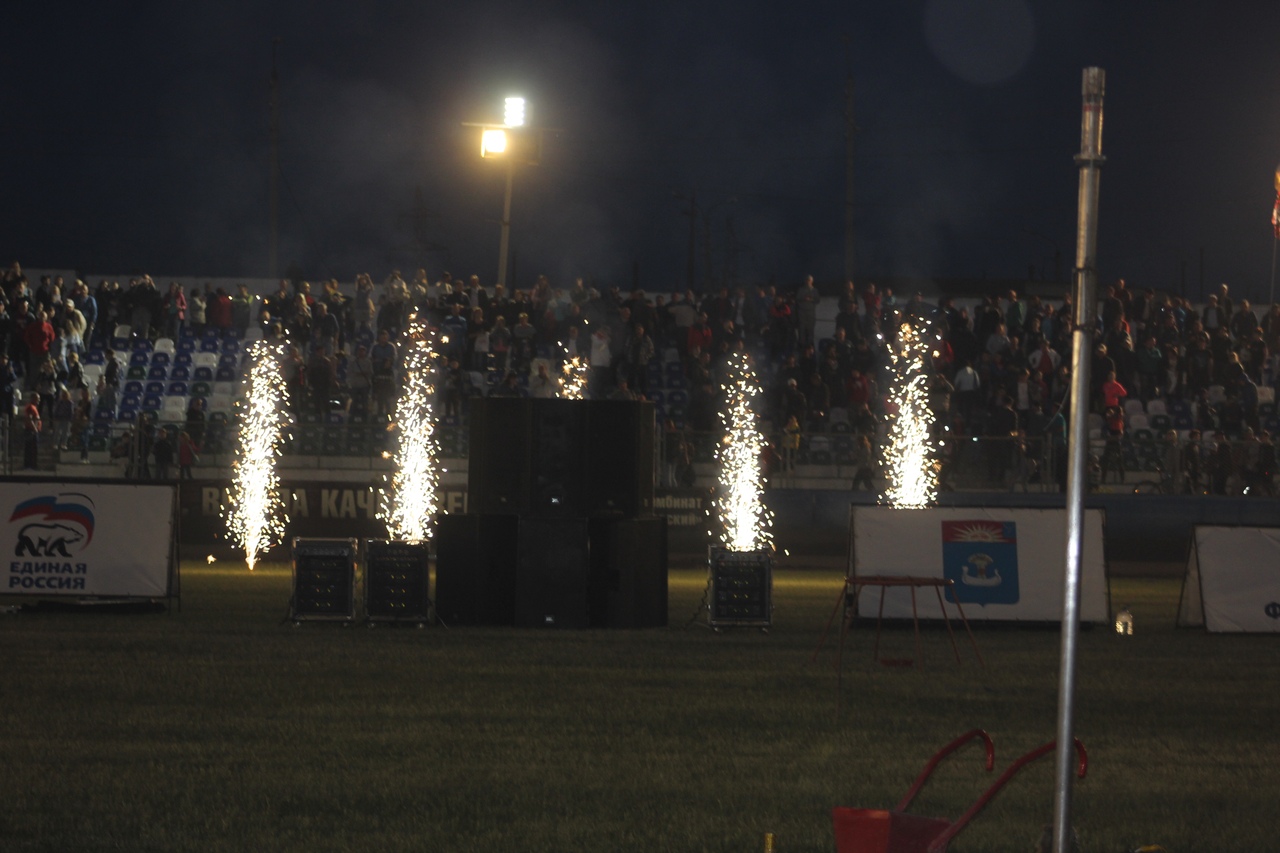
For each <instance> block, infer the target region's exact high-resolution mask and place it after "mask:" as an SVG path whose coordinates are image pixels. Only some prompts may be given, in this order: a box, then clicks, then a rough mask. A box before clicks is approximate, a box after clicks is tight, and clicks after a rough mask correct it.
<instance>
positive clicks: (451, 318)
mask: <svg viewBox="0 0 1280 853" xmlns="http://www.w3.org/2000/svg"><path fill="white" fill-rule="evenodd" d="M469 331H470V330H469V329H468V327H467V318H466V317H465V316H464V315H463V313H462V305H460V304H459V303H457V302H454V303H451V304H450V305H449V313H448V314H446V315H445V317H444V319H443V320H442V321H441V323H440V344H441V348H442V351H443V352H444V354H445V355H446V356H447V357H448V358H453V359H458V360H459V361H461V360H462V359H463V358H464V357H465V356H466V352H467V335H468V333H469Z"/></svg>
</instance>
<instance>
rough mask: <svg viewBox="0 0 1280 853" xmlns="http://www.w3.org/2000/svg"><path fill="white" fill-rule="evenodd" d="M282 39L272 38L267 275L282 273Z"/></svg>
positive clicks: (276, 275) (272, 276)
mask: <svg viewBox="0 0 1280 853" xmlns="http://www.w3.org/2000/svg"><path fill="white" fill-rule="evenodd" d="M279 46H280V39H279V38H273V39H272V40H271V125H270V136H271V155H270V156H271V177H270V179H269V182H270V185H269V187H268V190H267V219H268V220H269V221H268V226H267V227H268V233H267V275H268V276H269V277H270V278H271V279H272V280H273V281H274V280H275V279H276V278H277V277H279V275H280V75H279V73H278V72H277V70H276V49H277V48H278V47H279Z"/></svg>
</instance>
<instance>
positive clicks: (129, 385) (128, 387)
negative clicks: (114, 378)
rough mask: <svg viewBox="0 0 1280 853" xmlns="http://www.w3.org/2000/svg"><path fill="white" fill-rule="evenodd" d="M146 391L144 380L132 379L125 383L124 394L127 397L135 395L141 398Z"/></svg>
mask: <svg viewBox="0 0 1280 853" xmlns="http://www.w3.org/2000/svg"><path fill="white" fill-rule="evenodd" d="M143 390H144V387H143V384H142V380H140V379H132V380H130V381H128V382H126V383H124V393H125V394H126V395H128V394H133V395H134V396H135V397H141V396H142V392H143Z"/></svg>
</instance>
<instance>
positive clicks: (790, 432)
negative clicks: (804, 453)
mask: <svg viewBox="0 0 1280 853" xmlns="http://www.w3.org/2000/svg"><path fill="white" fill-rule="evenodd" d="M801 432H802V431H801V429H800V421H799V419H798V418H796V416H795V415H789V416H788V417H787V421H786V423H785V424H784V425H783V427H782V438H781V439H780V440H779V442H778V443H779V445H780V446H781V447H782V470H783V471H794V470H795V469H796V454H797V453H798V452H799V451H800V439H801Z"/></svg>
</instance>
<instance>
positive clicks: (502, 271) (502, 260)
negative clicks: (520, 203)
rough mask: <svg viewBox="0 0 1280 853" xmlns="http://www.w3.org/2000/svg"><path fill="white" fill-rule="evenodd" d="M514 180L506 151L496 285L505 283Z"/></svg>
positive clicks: (511, 157)
mask: <svg viewBox="0 0 1280 853" xmlns="http://www.w3.org/2000/svg"><path fill="white" fill-rule="evenodd" d="M515 179H516V159H515V155H514V154H513V153H512V151H511V150H510V149H509V148H508V150H507V192H506V195H504V196H503V198H502V239H500V240H499V241H498V284H501V285H505V284H506V283H507V250H508V249H509V248H510V246H511V187H512V185H513V184H514V183H515Z"/></svg>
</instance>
